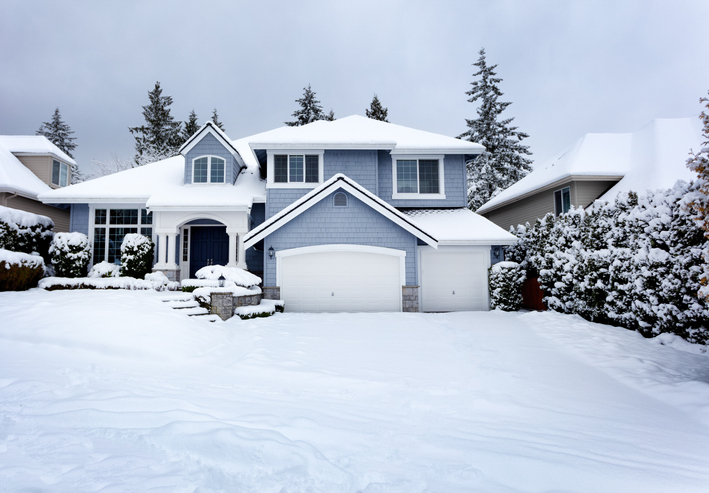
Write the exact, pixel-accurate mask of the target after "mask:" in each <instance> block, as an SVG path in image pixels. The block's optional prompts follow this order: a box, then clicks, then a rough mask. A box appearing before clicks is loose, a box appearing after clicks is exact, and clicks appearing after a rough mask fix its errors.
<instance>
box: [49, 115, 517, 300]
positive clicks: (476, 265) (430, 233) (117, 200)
mask: <svg viewBox="0 0 709 493" xmlns="http://www.w3.org/2000/svg"><path fill="white" fill-rule="evenodd" d="M482 150H483V148H482V147H481V146H480V145H478V144H475V143H471V142H466V141H462V140H458V139H454V138H451V137H446V136H443V135H438V134H433V133H429V132H423V131H420V130H414V129H410V128H406V127H402V126H399V125H393V124H390V123H385V122H380V121H376V120H371V119H368V118H364V117H360V116H351V117H347V118H343V119H340V120H336V121H332V122H328V121H318V122H314V123H311V124H309V125H305V126H302V127H282V128H278V129H276V130H272V131H269V132H264V133H261V134H257V135H253V136H251V137H246V138H243V139H239V140H235V141H231V140H230V139H229V138H228V137H227V136H226V135H225V134H224V132H222V131H221V130H219V129H218V128H217V127H216V126H214V125H213V124H211V123H207V124H205V125H204V126H203V127H202V128H201V129H200V130H199V131H198V132H197V133H196V134H195V135H194V136H193V137H192V138H191V139H189V140H188V141H187V142H186V143H185V144H184V145H183V147H182V148H181V150H180V155H179V156H176V157H174V158H170V159H166V160H164V161H159V162H156V163H152V164H149V165H146V166H143V167H140V168H135V169H131V170H128V171H124V172H121V173H117V174H115V175H111V176H107V177H103V178H99V179H96V180H92V181H90V182H86V183H82V184H78V185H74V186H71V187H68V188H67V189H64V190H55V191H52V192H48V193H46V194H43V195H42V196H41V198H42V200H44V201H55V202H57V201H58V202H61V203H66V204H71V211H72V214H71V229H72V230H73V231H81V232H84V233H85V234H87V235H88V236H89V238H90V239H91V241H92V242H93V245H94V262H98V261H101V260H107V261H109V262H113V261H115V260H116V259H117V258H118V257H119V256H120V254H119V248H120V243H121V241H122V238H123V236H124V235H125V234H127V233H134V232H140V233H143V234H146V235H149V236H151V237H152V238H153V239H154V241H156V243H157V256H156V259H157V260H156V263H155V267H154V268H155V270H160V271H163V272H165V273H166V274H167V275H168V276H169V277H172V278H174V279H185V278H189V277H194V273H195V272H196V270H198V269H199V268H201V267H203V266H205V265H210V264H219V265H227V266H236V267H242V268H248V269H249V270H250V271H252V272H255V273H258V274H259V275H261V276H262V277H263V286H264V289H265V290H266V289H270V290H272V291H273V290H275V291H276V292H277V293H278V296H279V297H280V298H281V299H284V300H285V301H286V303H287V306H288V309H289V311H400V310H406V311H409V310H411V309H412V308H416V309H421V310H424V311H453V310H472V309H487V308H488V306H489V294H488V288H487V269H488V268H489V266H490V264H491V262H493V261H494V260H495V259H499V257H500V254H501V248H500V246H502V245H508V244H511V243H513V242H514V241H515V237H514V236H512V235H510V234H509V233H507V232H505V231H504V230H502V229H501V228H499V227H497V226H495V225H494V224H493V223H491V222H490V221H488V220H486V219H485V218H483V217H481V216H478V215H476V214H474V213H472V212H470V211H468V210H467V209H465V204H466V171H465V162H466V160H468V159H471V158H474V156H475V155H477V154H479V153H480V152H482ZM412 298H413V299H418V303H411V299H412Z"/></svg>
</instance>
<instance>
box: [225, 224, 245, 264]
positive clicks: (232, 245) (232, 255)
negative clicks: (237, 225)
mask: <svg viewBox="0 0 709 493" xmlns="http://www.w3.org/2000/svg"><path fill="white" fill-rule="evenodd" d="M228 234H229V263H228V264H226V266H227V267H240V266H237V264H236V248H237V242H238V235H237V234H236V233H231V232H229V233H228ZM239 260H241V256H239Z"/></svg>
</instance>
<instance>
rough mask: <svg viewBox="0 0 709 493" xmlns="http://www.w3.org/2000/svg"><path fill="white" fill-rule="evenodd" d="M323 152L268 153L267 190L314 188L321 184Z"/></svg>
mask: <svg viewBox="0 0 709 493" xmlns="http://www.w3.org/2000/svg"><path fill="white" fill-rule="evenodd" d="M323 154H324V152H323V151H280V150H279V151H268V158H267V159H268V161H267V166H268V179H267V186H268V187H269V188H315V187H316V186H318V185H319V184H320V183H322V182H323Z"/></svg>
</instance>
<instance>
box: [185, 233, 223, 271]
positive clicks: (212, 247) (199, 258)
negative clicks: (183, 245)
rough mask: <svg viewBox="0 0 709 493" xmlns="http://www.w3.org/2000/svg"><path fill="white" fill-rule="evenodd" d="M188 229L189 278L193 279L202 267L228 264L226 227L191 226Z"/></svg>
mask: <svg viewBox="0 0 709 493" xmlns="http://www.w3.org/2000/svg"><path fill="white" fill-rule="evenodd" d="M190 229H191V231H190V235H191V240H190V278H192V279H194V278H195V273H196V272H197V271H198V270H199V269H201V268H202V267H205V266H207V265H226V264H227V263H228V262H229V235H228V234H227V233H226V226H199V227H198V226H192V228H190Z"/></svg>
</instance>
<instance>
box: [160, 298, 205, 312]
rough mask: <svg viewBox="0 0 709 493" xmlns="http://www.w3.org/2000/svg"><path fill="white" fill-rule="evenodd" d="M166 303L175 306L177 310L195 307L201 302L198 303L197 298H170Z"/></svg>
mask: <svg viewBox="0 0 709 493" xmlns="http://www.w3.org/2000/svg"><path fill="white" fill-rule="evenodd" d="M165 303H167V305H168V306H171V307H173V308H174V309H175V310H183V309H185V308H194V307H197V306H199V303H197V301H196V300H168V301H166V302H165Z"/></svg>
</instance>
